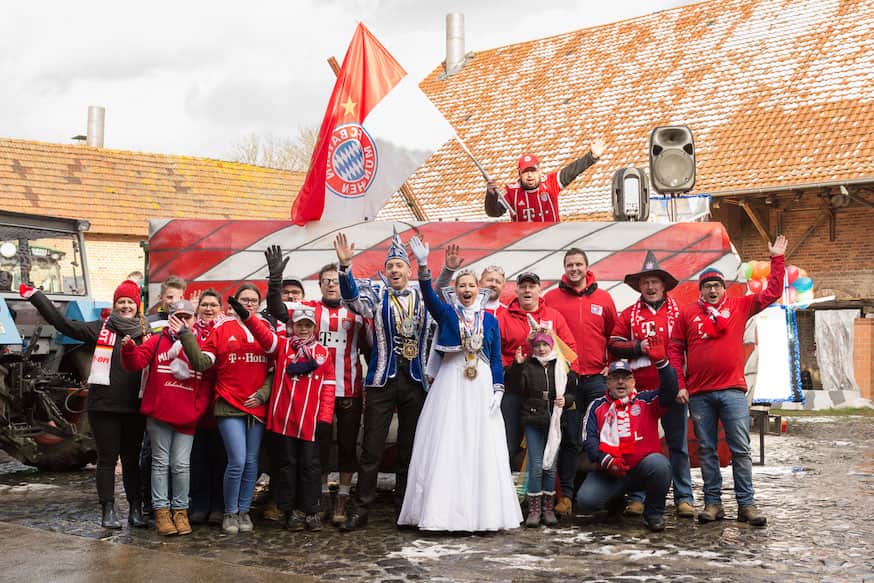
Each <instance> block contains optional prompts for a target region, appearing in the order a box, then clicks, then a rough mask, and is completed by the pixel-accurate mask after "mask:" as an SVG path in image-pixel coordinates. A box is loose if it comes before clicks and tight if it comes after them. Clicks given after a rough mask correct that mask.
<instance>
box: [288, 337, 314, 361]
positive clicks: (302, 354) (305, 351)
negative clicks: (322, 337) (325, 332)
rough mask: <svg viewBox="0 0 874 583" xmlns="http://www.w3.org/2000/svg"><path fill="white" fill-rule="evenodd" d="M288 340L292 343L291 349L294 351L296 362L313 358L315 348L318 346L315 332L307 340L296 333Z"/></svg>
mask: <svg viewBox="0 0 874 583" xmlns="http://www.w3.org/2000/svg"><path fill="white" fill-rule="evenodd" d="M288 341H289V342H290V343H291V350H292V351H293V352H294V361H295V362H302V361H305V360H312V359H313V348H314V347H315V346H316V335H315V334H313V335H312V336H310V337H309V338H307V339H306V340H304V339H303V338H301V337H299V336H296V335H295V336H292V337H291V338H289V339H288Z"/></svg>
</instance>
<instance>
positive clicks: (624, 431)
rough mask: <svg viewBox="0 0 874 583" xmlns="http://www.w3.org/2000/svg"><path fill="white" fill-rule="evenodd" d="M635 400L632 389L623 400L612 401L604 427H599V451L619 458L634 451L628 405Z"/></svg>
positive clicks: (634, 392)
mask: <svg viewBox="0 0 874 583" xmlns="http://www.w3.org/2000/svg"><path fill="white" fill-rule="evenodd" d="M636 398H637V391H635V390H634V389H632V390H631V391H629V393H628V396H627V397H625V398H623V399H613V401H612V402H611V403H610V408H609V409H607V414H606V415H605V416H604V425H602V426H601V444H600V447H601V451H603V452H604V453H607V454H610V455H612V456H613V457H618V458H621V457H622V456H623V455H625V454H630V453H632V452H633V451H634V427H633V426H632V425H633V423H634V419H635V418H634V417H632V416H631V415H629V413H628V409H629V405H631V403H633V402H634V400H635V399H636Z"/></svg>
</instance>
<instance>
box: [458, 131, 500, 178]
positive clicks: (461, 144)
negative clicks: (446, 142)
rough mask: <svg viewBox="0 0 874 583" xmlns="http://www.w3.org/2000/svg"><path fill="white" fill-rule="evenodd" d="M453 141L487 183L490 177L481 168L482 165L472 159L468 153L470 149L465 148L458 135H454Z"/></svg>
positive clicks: (471, 155)
mask: <svg viewBox="0 0 874 583" xmlns="http://www.w3.org/2000/svg"><path fill="white" fill-rule="evenodd" d="M455 141H456V142H458V145H459V146H461V149H462V150H463V151H464V153H465V154H467V157H468V158H470V161H471V162H473V165H474V166H476V168H477V170H479V172H480V174H482V175H483V178H485V180H486V182H489V181H490V180H491V179H492V177H491V176H489V173H488V172H486V169H485V168H483V165H482V164H480V163H479V160H477V159H476V158H474V156H473V154H472V153H471V151H470V148H468V147H467V144H465V143H464V140H462V139H461V138H460V137H459V136H458V134H455Z"/></svg>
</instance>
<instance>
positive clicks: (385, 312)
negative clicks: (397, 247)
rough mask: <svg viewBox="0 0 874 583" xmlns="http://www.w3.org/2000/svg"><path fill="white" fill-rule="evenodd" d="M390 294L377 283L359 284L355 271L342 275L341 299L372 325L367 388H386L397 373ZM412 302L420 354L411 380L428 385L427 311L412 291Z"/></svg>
mask: <svg viewBox="0 0 874 583" xmlns="http://www.w3.org/2000/svg"><path fill="white" fill-rule="evenodd" d="M390 293H391V292H390V291H389V289H388V288H387V286H385V285H383V284H381V283H374V282H371V281H369V280H362V281H360V282H359V281H356V280H355V277H353V275H352V269H351V268H349V269H346V270H345V271H340V295H341V296H342V298H343V303H344V304H345V305H346V306H347V307H348V308H349V309H350V310H352V311H353V312H355V313H356V314H360V315H361V316H363V317H364V318H366V319H368V320H370V321H371V322H372V323H373V350H371V351H370V360H369V361H368V363H367V377H366V378H365V379H364V386H365V387H384V386H385V384H386V382H388V380H389V379H391V378H394V377H395V375H397V373H398V351H399V350H400V347H399V346H396V341H395V330H397V327H396V326H397V323H396V321H395V312H394V310H393V309H392V307H391V302H390V301H389V299H388V298H389V294H390ZM410 293H411V296H410V300H411V301H412V302H414V303H413V305H414V306H415V310H414V316H415V320H416V337H417V338H418V345H419V351H418V353H417V354H416V357H415V358H414V359H412V360H411V361H410V376H411V377H412V378H413V380H414V381H416V382H419V383H421V384H422V385H423V388H424V385H425V382H424V376H425V375H424V374H423V372H424V370H425V366H424V363H425V359H426V355H427V346H426V340H427V336H428V326H429V323H430V319H429V318H428V310H426V309H425V306H424V304H423V303H422V294H421V292H420V291H419V290H417V289H414V288H410Z"/></svg>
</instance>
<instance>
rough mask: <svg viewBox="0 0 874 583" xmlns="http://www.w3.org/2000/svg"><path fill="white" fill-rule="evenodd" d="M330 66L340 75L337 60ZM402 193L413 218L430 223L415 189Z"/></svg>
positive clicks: (405, 187) (330, 61) (407, 188)
mask: <svg viewBox="0 0 874 583" xmlns="http://www.w3.org/2000/svg"><path fill="white" fill-rule="evenodd" d="M328 65H330V67H331V70H332V71H333V72H334V75H335V76H337V75H340V64H339V63H337V59H335V58H334V57H329V58H328ZM398 191H399V192H400V193H401V196H403V197H404V201H406V203H407V206H408V207H410V212H412V213H413V216H414V217H416V220H417V221H423V222H427V221H428V215H426V214H425V209H423V208H422V205H420V204H419V200H418V199H417V198H416V194H415V193H414V192H413V189H412V188H410V185H409V184H407V183H406V182H404V183H403V184H401V187H400V188H399V189H398Z"/></svg>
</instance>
